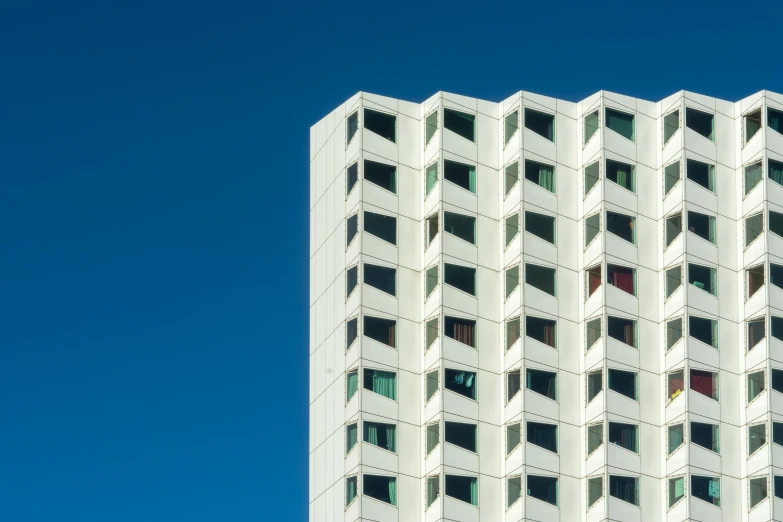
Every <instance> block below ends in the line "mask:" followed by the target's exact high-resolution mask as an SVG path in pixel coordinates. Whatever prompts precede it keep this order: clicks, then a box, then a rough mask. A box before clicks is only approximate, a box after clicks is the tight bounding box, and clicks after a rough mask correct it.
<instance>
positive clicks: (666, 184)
mask: <svg viewBox="0 0 783 522" xmlns="http://www.w3.org/2000/svg"><path fill="white" fill-rule="evenodd" d="M680 177H681V173H680V160H677V161H675V162H674V163H670V164H669V165H666V166H665V167H664V168H663V195H664V197H665V196H667V195H668V194H669V192H671V191H672V189H673V188H674V187H675V185H677V183H679V182H680Z"/></svg>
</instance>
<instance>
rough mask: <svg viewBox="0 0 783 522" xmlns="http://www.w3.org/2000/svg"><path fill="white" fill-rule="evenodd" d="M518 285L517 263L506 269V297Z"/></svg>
mask: <svg viewBox="0 0 783 522" xmlns="http://www.w3.org/2000/svg"><path fill="white" fill-rule="evenodd" d="M518 286H519V265H517V266H512V267H510V268H507V269H506V299H508V296H510V295H511V293H512V292H513V291H514V290H515V289H516V288H517V287H518Z"/></svg>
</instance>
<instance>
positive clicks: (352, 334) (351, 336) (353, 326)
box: [345, 317, 359, 349]
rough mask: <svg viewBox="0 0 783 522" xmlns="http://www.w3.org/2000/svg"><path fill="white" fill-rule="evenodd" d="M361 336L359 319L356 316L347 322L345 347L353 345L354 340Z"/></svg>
mask: <svg viewBox="0 0 783 522" xmlns="http://www.w3.org/2000/svg"><path fill="white" fill-rule="evenodd" d="M358 336H359V319H357V318H356V317H354V318H353V319H350V320H348V322H346V323H345V348H346V349H348V348H350V347H351V345H352V344H353V342H354V341H355V340H356V338H357V337H358Z"/></svg>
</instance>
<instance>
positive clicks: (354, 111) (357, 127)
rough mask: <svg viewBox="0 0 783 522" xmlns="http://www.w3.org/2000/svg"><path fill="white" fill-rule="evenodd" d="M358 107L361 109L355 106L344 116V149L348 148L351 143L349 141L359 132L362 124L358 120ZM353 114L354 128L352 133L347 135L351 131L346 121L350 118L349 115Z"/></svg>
mask: <svg viewBox="0 0 783 522" xmlns="http://www.w3.org/2000/svg"><path fill="white" fill-rule="evenodd" d="M359 109H361V107H357V108H355V109H354V110H352V111H351V112H349V113H348V115H347V116H346V117H345V148H346V149H348V146H349V145H350V144H351V142H352V141H353V139H354V138H355V137H356V135H357V134H359V129H361V128H362V125H361V124H360V122H359V113H360V112H361V111H360V110H359ZM354 115H355V116H356V130H355V131H354V132H353V134H351V135H350V136H349V135H348V134H349V133H350V131H351V127H350V125H349V123H348V120H350V119H351V117H353V116H354Z"/></svg>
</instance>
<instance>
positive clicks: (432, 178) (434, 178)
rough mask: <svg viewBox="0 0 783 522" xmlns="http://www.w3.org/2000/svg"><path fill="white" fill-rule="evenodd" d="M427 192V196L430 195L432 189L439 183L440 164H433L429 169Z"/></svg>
mask: <svg viewBox="0 0 783 522" xmlns="http://www.w3.org/2000/svg"><path fill="white" fill-rule="evenodd" d="M426 176H427V190H426V192H425V195H429V193H430V191H431V190H432V187H434V186H435V183H437V182H438V163H437V162H436V163H433V164H432V165H430V166H429V167H427V174H426Z"/></svg>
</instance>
